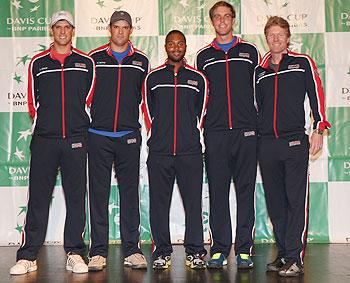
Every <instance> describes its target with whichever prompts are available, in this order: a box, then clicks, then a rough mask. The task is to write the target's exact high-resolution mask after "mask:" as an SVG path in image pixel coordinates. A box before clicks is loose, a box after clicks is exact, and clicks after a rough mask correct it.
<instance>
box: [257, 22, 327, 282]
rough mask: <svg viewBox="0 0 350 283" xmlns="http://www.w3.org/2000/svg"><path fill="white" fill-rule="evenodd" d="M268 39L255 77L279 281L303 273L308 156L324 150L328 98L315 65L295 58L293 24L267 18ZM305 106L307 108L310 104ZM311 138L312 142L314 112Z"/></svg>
mask: <svg viewBox="0 0 350 283" xmlns="http://www.w3.org/2000/svg"><path fill="white" fill-rule="evenodd" d="M265 37H266V41H267V45H268V47H269V49H270V51H269V52H268V53H267V54H266V55H265V56H264V58H263V59H262V61H261V64H260V66H259V67H258V68H257V69H256V73H255V94H256V101H257V105H258V116H259V123H258V131H259V142H258V157H259V164H260V169H261V175H262V181H263V185H264V191H265V198H266V206H267V210H268V213H269V216H270V219H271V222H272V225H273V232H274V236H275V240H276V245H277V248H278V254H277V258H276V259H275V260H274V261H273V262H271V263H269V264H267V271H277V272H278V274H279V275H280V276H298V275H300V274H302V273H304V265H303V258H304V253H305V247H306V236H307V226H308V189H309V183H308V167H309V154H311V155H315V154H317V153H318V152H319V151H320V150H321V149H322V146H323V131H324V130H325V129H327V128H329V127H330V126H331V125H330V123H329V122H328V121H327V120H326V115H325V105H324V93H323V88H322V83H321V80H320V77H319V75H318V72H317V67H316V64H315V62H314V61H313V60H312V59H311V58H310V57H309V56H308V55H305V54H299V53H295V52H292V51H290V50H289V49H288V45H289V43H290V29H289V23H288V22H287V21H286V20H285V19H283V18H281V17H278V16H274V17H271V18H269V20H268V21H267V23H266V26H265ZM306 102H307V103H306ZM310 108H311V113H312V117H313V125H312V128H313V132H312V134H311V136H310V137H309V136H308V135H309V127H310V125H308V124H309V117H310V110H309V111H305V109H310Z"/></svg>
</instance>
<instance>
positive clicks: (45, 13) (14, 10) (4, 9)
mask: <svg viewBox="0 0 350 283" xmlns="http://www.w3.org/2000/svg"><path fill="white" fill-rule="evenodd" d="M2 2H5V1H2ZM58 2H59V3H58ZM58 2H57V1H48V0H10V1H7V3H8V4H7V5H1V9H0V23H1V27H0V36H9V37H11V36H14V35H15V36H32V37H38V36H46V35H48V34H49V28H50V27H49V25H50V21H51V15H52V14H53V12H55V11H57V9H61V10H68V11H74V1H71V0H62V1H58Z"/></svg>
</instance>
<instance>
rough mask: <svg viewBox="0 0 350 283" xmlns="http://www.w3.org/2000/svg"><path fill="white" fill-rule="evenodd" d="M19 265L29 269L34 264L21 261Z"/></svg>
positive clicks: (24, 260)
mask: <svg viewBox="0 0 350 283" xmlns="http://www.w3.org/2000/svg"><path fill="white" fill-rule="evenodd" d="M17 264H20V265H23V266H24V267H25V268H29V267H30V266H31V265H32V262H31V261H29V260H26V259H21V260H19V261H18V262H17Z"/></svg>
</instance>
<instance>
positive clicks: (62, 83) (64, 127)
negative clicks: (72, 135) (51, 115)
mask: <svg viewBox="0 0 350 283" xmlns="http://www.w3.org/2000/svg"><path fill="white" fill-rule="evenodd" d="M63 67H64V64H61V88H62V90H61V100H62V109H61V110H62V136H63V138H66V121H65V111H64V70H63Z"/></svg>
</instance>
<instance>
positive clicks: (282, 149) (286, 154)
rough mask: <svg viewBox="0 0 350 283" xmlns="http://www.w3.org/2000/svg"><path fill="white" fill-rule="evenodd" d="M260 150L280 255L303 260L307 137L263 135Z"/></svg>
mask: <svg viewBox="0 0 350 283" xmlns="http://www.w3.org/2000/svg"><path fill="white" fill-rule="evenodd" d="M258 149H259V165H260V169H261V175H262V179H263V185H264V191H265V198H266V206H267V210H268V213H269V216H270V219H271V222H272V225H273V231H274V236H275V240H276V244H277V248H278V257H284V258H286V259H287V260H294V261H297V262H299V263H303V257H304V250H305V245H306V235H307V224H308V221H307V216H308V186H309V184H308V166H309V139H308V136H307V135H305V134H299V135H297V136H290V137H288V138H281V137H279V138H278V139H276V138H274V137H261V138H259V146H258Z"/></svg>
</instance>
